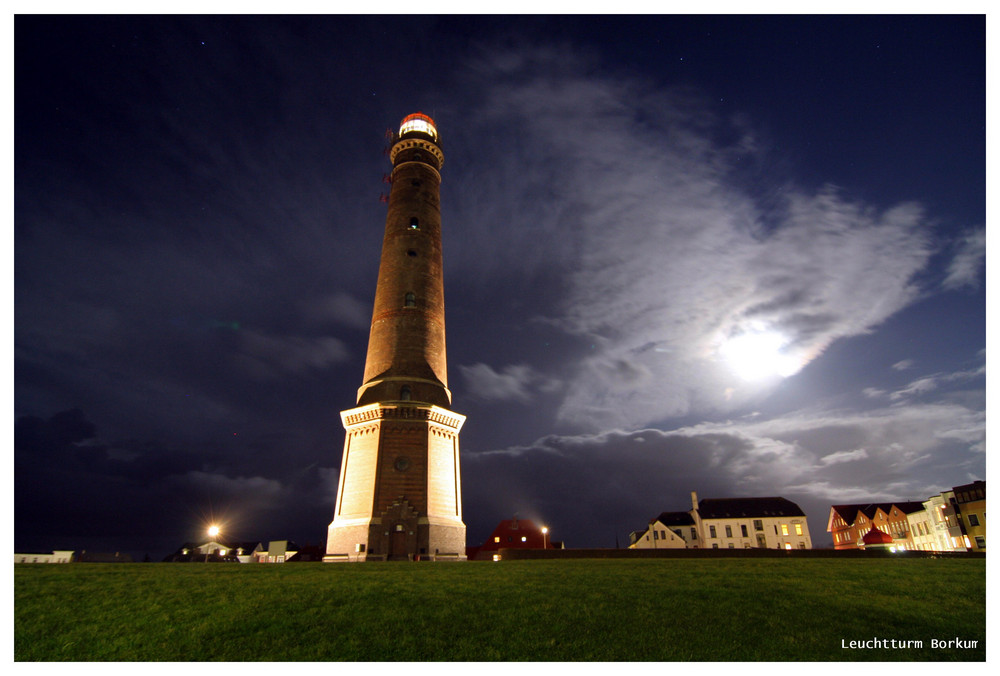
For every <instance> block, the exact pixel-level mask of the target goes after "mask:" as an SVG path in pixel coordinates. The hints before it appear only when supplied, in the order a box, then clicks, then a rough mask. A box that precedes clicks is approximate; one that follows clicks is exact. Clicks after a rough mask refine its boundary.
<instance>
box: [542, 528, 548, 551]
mask: <svg viewBox="0 0 1000 676" xmlns="http://www.w3.org/2000/svg"><path fill="white" fill-rule="evenodd" d="M548 532H549V529H548V527H547V526H542V549H548V547H547V546H546V544H545V534H546V533H548Z"/></svg>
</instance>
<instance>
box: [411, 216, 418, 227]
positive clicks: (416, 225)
mask: <svg viewBox="0 0 1000 676" xmlns="http://www.w3.org/2000/svg"><path fill="white" fill-rule="evenodd" d="M419 229H420V221H418V220H417V217H416V216H413V217H411V218H410V230H419Z"/></svg>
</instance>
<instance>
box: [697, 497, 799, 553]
mask: <svg viewBox="0 0 1000 676" xmlns="http://www.w3.org/2000/svg"><path fill="white" fill-rule="evenodd" d="M691 506H692V509H691V515H692V516H693V517H694V520H695V523H696V527H697V529H698V533H699V535H700V539H701V545H700V546H702V547H705V548H711V549H753V548H756V549H812V538H811V537H810V535H809V524H808V523H807V521H806V515H805V512H803V511H802V509H801V508H800V507H799V506H798V505H796V504H795V503H794V502H792V501H791V500H787V499H785V498H781V497H768V498H714V499H705V500H700V501H699V500H698V494H697V493H695V492H692V493H691Z"/></svg>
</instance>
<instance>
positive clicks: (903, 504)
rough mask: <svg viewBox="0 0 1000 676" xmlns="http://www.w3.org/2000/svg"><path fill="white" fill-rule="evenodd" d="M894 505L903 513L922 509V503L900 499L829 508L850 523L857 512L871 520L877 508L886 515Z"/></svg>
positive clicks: (911, 512) (853, 520)
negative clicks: (897, 500)
mask: <svg viewBox="0 0 1000 676" xmlns="http://www.w3.org/2000/svg"><path fill="white" fill-rule="evenodd" d="M894 507H895V508H896V509H898V510H899V511H901V512H902V513H903V514H913V513H914V512H922V511H923V510H924V503H922V502H916V501H915V500H902V501H899V502H869V503H868V504H854V505H833V506H831V507H830V509H831V510H833V511H835V512H836V513H837V514H839V515H840V518H842V519H843V520H844V521H846V522H847V524H848V525H851V524H853V523H854V522H855V520H856V519H857V518H858V512H861V513H862V514H864V515H865V516H867V517H868V519H869V520H871V519H874V518H875V513H876V512H877V511H878V510H880V509H881V510H882V511H883V512H885V513H886V514H887V515H888V514H892V509H893V508H894Z"/></svg>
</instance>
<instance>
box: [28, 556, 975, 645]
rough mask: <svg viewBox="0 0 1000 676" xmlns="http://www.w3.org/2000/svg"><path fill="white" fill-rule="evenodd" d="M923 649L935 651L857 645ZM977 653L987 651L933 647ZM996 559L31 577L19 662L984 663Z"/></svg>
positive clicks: (36, 571) (96, 572)
mask: <svg viewBox="0 0 1000 676" xmlns="http://www.w3.org/2000/svg"><path fill="white" fill-rule="evenodd" d="M875 637H878V638H885V639H893V638H895V639H897V640H921V641H923V643H924V647H923V649H918V650H878V649H876V650H848V649H844V648H843V647H842V646H841V641H842V640H844V641H851V640H867V639H871V638H875ZM956 637H957V638H960V639H963V640H976V641H978V646H977V647H976V648H975V649H971V650H962V649H937V650H934V649H931V647H930V642H931V639H954V638H956ZM985 642H986V564H985V560H984V559H958V560H956V559H870V560H865V559H851V560H838V559H836V558H817V559H799V560H793V559H650V560H621V559H617V560H615V559H610V560H562V561H559V560H543V561H510V562H500V563H492V562H476V563H472V562H468V563H419V564H417V563H373V564H284V565H238V564H205V565H199V564H103V565H102V564H71V565H18V566H15V568H14V658H15V660H18V661H27V660H44V661H57V660H72V661H92V660H97V661H119V660H125V661H247V660H252V661H298V660H309V661H329V660H337V661H375V662H381V661H418V662H419V661H467V660H468V661H521V660H532V661H579V660H585V661H647V660H656V661H702V660H711V661H731V660H737V661H758V660H766V661H798V660H810V661H825V660H838V661H842V660H863V661H885V660H984V659H985V656H986V648H985Z"/></svg>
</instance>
